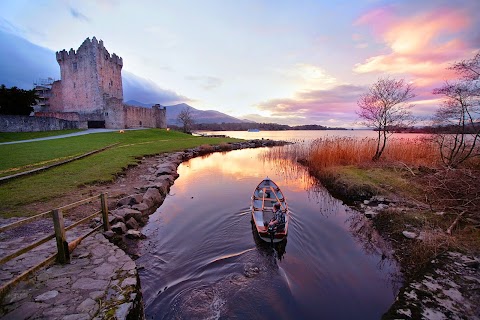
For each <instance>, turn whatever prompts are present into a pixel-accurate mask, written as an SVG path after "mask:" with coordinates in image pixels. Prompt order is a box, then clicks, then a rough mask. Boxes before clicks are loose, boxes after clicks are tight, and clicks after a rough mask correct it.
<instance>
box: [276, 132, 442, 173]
mask: <svg viewBox="0 0 480 320" xmlns="http://www.w3.org/2000/svg"><path fill="white" fill-rule="evenodd" d="M376 144H377V141H376V139H374V138H351V137H325V138H319V139H315V140H313V141H311V142H310V143H295V144H292V145H289V146H286V147H284V148H276V149H273V150H271V151H270V154H269V157H271V158H272V159H273V158H289V159H291V160H295V161H300V162H304V163H305V164H308V166H309V167H310V168H312V169H316V170H321V169H324V168H328V167H335V166H346V165H366V164H369V163H372V157H373V155H374V154H375V149H376ZM439 161H440V158H439V154H438V149H437V147H436V145H435V144H434V143H433V142H432V141H431V140H429V139H405V138H391V139H389V141H388V143H387V146H386V149H385V151H384V153H383V155H382V158H381V160H380V161H379V162H378V163H401V164H403V165H407V166H427V167H432V166H433V167H435V166H437V165H438V164H439Z"/></svg>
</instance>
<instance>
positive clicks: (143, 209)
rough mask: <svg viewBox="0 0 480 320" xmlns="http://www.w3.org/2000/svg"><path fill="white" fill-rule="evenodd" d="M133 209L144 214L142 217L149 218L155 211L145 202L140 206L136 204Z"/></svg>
mask: <svg viewBox="0 0 480 320" xmlns="http://www.w3.org/2000/svg"><path fill="white" fill-rule="evenodd" d="M132 209H135V210H138V211H140V212H141V213H142V216H147V215H149V214H150V213H151V212H153V211H154V210H152V207H150V206H149V205H148V204H146V203H145V202H142V203H139V204H136V205H134V206H132Z"/></svg>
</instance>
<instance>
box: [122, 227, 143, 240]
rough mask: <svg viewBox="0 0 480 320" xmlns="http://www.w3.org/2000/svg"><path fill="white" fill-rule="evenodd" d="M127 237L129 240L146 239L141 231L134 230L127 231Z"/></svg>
mask: <svg viewBox="0 0 480 320" xmlns="http://www.w3.org/2000/svg"><path fill="white" fill-rule="evenodd" d="M125 237H127V238H129V239H144V238H145V236H144V235H143V234H142V233H141V232H140V231H137V230H132V229H130V230H128V231H127V234H126V235H125Z"/></svg>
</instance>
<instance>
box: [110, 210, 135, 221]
mask: <svg viewBox="0 0 480 320" xmlns="http://www.w3.org/2000/svg"><path fill="white" fill-rule="evenodd" d="M112 213H113V215H114V216H118V217H122V218H123V220H124V221H128V219H130V218H131V217H134V218H135V220H137V218H138V219H141V217H142V213H141V212H140V211H138V210H135V209H132V208H121V209H117V210H114V211H113V212H112ZM124 221H123V222H124ZM137 221H138V220H137Z"/></svg>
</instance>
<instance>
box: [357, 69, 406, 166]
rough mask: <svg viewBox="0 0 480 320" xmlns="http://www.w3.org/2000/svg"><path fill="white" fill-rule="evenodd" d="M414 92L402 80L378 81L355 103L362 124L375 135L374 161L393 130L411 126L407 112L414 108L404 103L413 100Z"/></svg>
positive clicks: (381, 151)
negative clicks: (371, 129)
mask: <svg viewBox="0 0 480 320" xmlns="http://www.w3.org/2000/svg"><path fill="white" fill-rule="evenodd" d="M413 90H414V88H413V86H412V84H410V83H406V82H405V80H404V79H400V80H396V79H390V78H388V77H387V78H380V79H378V80H377V82H376V83H374V84H373V85H372V86H371V87H370V89H369V91H368V92H367V93H365V94H363V95H362V96H361V97H360V99H359V100H358V101H357V105H358V106H359V107H360V111H358V112H357V114H358V116H359V117H360V119H361V120H362V121H361V124H363V125H365V126H367V127H369V128H373V129H374V130H376V131H377V132H378V135H377V148H376V151H375V155H374V156H373V158H372V160H373V161H377V160H378V159H380V157H381V156H382V153H383V151H384V150H385V147H386V145H387V140H388V138H389V137H390V136H391V134H392V133H393V131H394V130H396V129H398V128H401V127H406V126H410V125H413V123H414V121H415V120H414V118H413V116H412V113H411V112H410V109H411V108H412V107H413V105H411V104H408V103H407V102H408V100H410V99H412V98H414V97H415V94H414V92H413Z"/></svg>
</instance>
